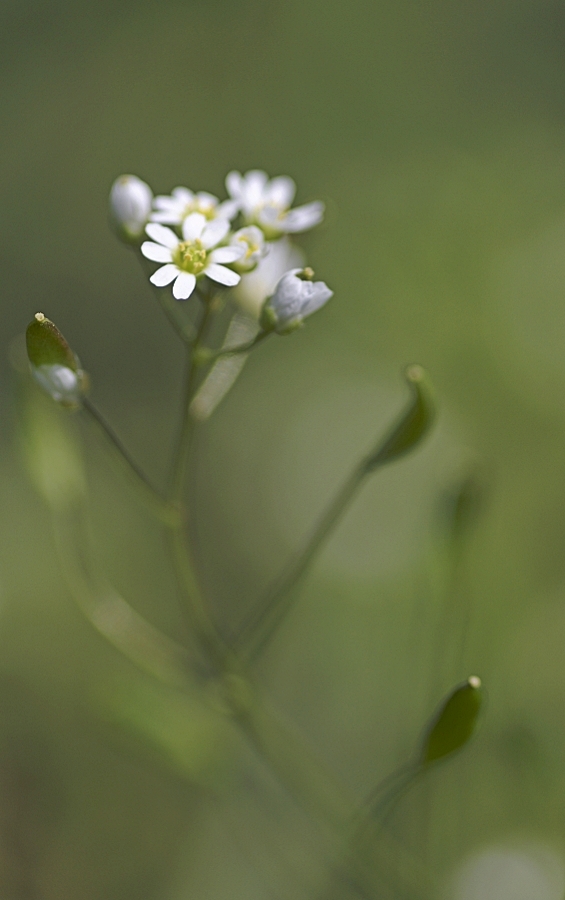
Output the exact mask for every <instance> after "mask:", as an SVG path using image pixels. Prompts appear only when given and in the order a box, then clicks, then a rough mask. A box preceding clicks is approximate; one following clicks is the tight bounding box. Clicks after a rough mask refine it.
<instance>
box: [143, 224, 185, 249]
mask: <svg viewBox="0 0 565 900" xmlns="http://www.w3.org/2000/svg"><path fill="white" fill-rule="evenodd" d="M145 232H146V234H148V235H149V237H150V238H153V240H154V241H157V243H158V244H163V246H164V247H168V248H169V250H174V249H175V248H176V247H178V243H179V239H178V237H177V236H176V234H175V233H174V231H171V229H170V228H165V227H164V226H163V225H158V224H157V222H150V223H149V225H146V226H145Z"/></svg>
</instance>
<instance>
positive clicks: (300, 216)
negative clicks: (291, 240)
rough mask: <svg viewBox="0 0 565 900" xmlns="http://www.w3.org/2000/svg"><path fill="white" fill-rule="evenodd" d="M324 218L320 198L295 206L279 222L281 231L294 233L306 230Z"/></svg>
mask: <svg viewBox="0 0 565 900" xmlns="http://www.w3.org/2000/svg"><path fill="white" fill-rule="evenodd" d="M323 218H324V204H323V203H322V202H321V201H320V200H315V201H314V203H306V205H305V206H297V207H296V209H291V210H290V211H289V212H288V213H287V214H286V216H283V217H282V218H281V220H280V223H279V228H280V230H281V231H285V232H287V233H289V234H290V233H293V234H294V233H296V232H298V231H307V230H308V229H309V228H313V227H314V225H318V224H319V223H320V222H321V221H322V219H323Z"/></svg>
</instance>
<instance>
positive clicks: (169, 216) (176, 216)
mask: <svg viewBox="0 0 565 900" xmlns="http://www.w3.org/2000/svg"><path fill="white" fill-rule="evenodd" d="M150 218H151V221H152V222H161V224H162V225H180V223H181V221H182V213H180V212H178V211H177V210H174V209H160V210H157V212H154V213H151V216H150Z"/></svg>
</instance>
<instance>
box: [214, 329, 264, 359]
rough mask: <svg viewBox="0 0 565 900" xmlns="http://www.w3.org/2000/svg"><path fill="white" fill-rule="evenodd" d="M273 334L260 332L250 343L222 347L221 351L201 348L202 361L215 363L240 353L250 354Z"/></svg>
mask: <svg viewBox="0 0 565 900" xmlns="http://www.w3.org/2000/svg"><path fill="white" fill-rule="evenodd" d="M272 334H273V332H272V331H260V332H259V334H257V335H255V337H254V338H252V339H251V340H250V341H246V342H245V343H244V344H237V345H236V346H235V347H223V348H222V349H221V350H208V348H207V347H203V348H202V359H203V361H204V362H206V363H211V362H216V360H217V359H222V357H224V356H237V355H239V354H240V353H250V352H251V350H253V349H254V348H255V347H256V346H257V345H258V344H261V343H262V342H263V341H264V340H265V339H266V338H268V337H270V336H271V335H272Z"/></svg>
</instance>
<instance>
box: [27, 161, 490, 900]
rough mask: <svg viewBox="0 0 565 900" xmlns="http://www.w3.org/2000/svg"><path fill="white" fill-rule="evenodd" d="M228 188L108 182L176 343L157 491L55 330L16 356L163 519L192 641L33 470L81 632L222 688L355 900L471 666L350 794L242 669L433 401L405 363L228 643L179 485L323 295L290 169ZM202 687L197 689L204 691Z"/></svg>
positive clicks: (435, 757)
mask: <svg viewBox="0 0 565 900" xmlns="http://www.w3.org/2000/svg"><path fill="white" fill-rule="evenodd" d="M226 186H227V192H228V195H229V196H228V198H227V199H225V200H223V201H220V200H219V199H218V198H216V197H215V196H213V195H211V194H209V193H207V192H204V191H197V192H195V191H193V190H191V189H188V188H186V187H176V188H175V189H174V190H173V191H172V193H171V194H170V195H168V196H165V195H157V196H154V195H153V191H152V190H151V188H150V187H149V186H148V185H147V184H145V182H143V181H141V180H140V179H139V178H137V177H135V176H132V175H124V176H121V177H120V178H118V179H117V180H116V181H115V183H114V185H113V186H112V189H111V192H110V217H111V221H112V224H113V227H114V229H115V231H116V233H117V235H118V237H119V238H120V239H122V240H123V241H124V242H125V243H127V244H128V245H129V247H131V248H133V250H134V252H135V255H137V257H138V259H139V261H140V263H141V264H142V266H143V267H144V270H145V271H146V273H147V277H148V282H149V283H150V285H151V286H152V287H153V289H154V291H155V296H156V299H157V302H158V303H159V304H160V306H161V308H162V310H163V312H164V314H165V315H166V317H167V318H168V320H169V321H170V323H171V325H172V328H173V330H174V332H175V335H176V337H177V339H179V340H180V341H181V343H182V344H183V346H184V348H185V374H184V387H183V392H182V399H181V408H180V414H179V425H178V431H177V437H176V441H175V443H174V447H173V451H172V455H171V459H170V465H169V477H168V483H167V486H166V488H164V489H161V488H159V487H156V486H155V485H154V483H153V481H152V480H151V479H150V478H149V477H148V476H147V474H146V473H145V472H144V471H143V470H142V469H141V467H140V466H139V464H138V463H137V462H136V461H135V460H134V459H133V458H132V456H131V454H130V453H129V451H128V450H127V449H126V448H125V446H124V445H123V443H122V441H121V439H120V438H119V436H118V435H117V434H116V432H115V431H114V429H113V428H112V427H111V426H110V424H109V423H108V422H107V421H106V420H105V418H104V417H103V416H102V414H101V413H100V412H99V410H98V409H97V407H96V405H95V403H94V401H93V400H92V399H91V396H90V393H89V381H88V377H87V375H86V374H85V372H84V370H83V369H82V366H81V364H80V362H79V359H78V357H77V355H76V353H75V352H74V351H73V350H72V349H71V348H70V346H69V345H68V343H67V341H66V340H65V338H64V337H63V335H62V333H61V332H60V331H59V329H58V327H57V326H56V325H55V324H54V323H53V322H51V321H50V320H49V319H48V318H47V317H46V315H45V314H44V313H43V312H38V313H36V315H35V317H34V318H33V320H32V321H31V323H30V324H29V326H28V329H27V350H28V358H29V364H30V368H31V373H32V375H33V378H34V379H35V381H36V383H37V384H38V385H39V386H40V387H41V388H42V389H43V391H44V392H46V393H47V394H48V395H49V397H50V398H51V399H52V401H54V403H56V404H58V405H59V406H61V407H63V408H65V409H66V410H74V411H79V412H80V413H81V414H82V415H84V416H86V417H89V418H90V419H91V420H92V421H93V422H94V423H95V425H96V427H97V428H98V429H99V430H100V431H101V432H102V434H103V436H104V438H105V439H106V441H107V443H108V446H109V448H110V450H111V451H112V452H113V454H114V456H115V457H116V458H117V459H118V460H119V462H120V464H121V466H122V469H123V472H124V474H125V475H126V476H127V480H128V483H129V484H130V485H131V487H132V488H133V490H134V493H135V494H136V496H137V497H138V498H139V499H140V501H141V502H143V503H144V504H145V505H146V506H147V507H148V508H149V510H150V511H151V513H152V514H153V515H154V516H155V518H156V519H157V520H158V521H159V522H160V524H161V526H162V528H163V530H164V533H165V536H166V539H167V542H168V544H169V547H170V551H171V554H170V558H171V560H172V566H173V568H174V574H175V577H176V582H177V587H178V595H179V597H180V599H181V603H182V609H183V612H184V615H185V617H186V621H187V623H188V626H189V631H190V636H191V641H190V644H189V645H185V644H183V643H182V642H181V641H175V640H172V639H170V638H169V637H167V636H165V635H164V634H162V633H161V632H159V630H158V629H156V628H155V627H154V626H153V625H152V624H151V623H150V622H149V621H147V620H146V619H144V618H143V617H142V616H141V615H140V614H139V613H138V612H137V611H136V610H135V609H134V607H133V606H132V605H130V604H129V603H128V602H127V601H126V600H125V599H124V598H123V597H121V596H120V595H119V594H118V593H117V592H116V591H115V590H114V588H113V587H111V586H109V585H108V584H107V583H106V582H105V581H104V580H103V579H102V580H101V579H100V577H99V576H98V575H95V574H93V567H92V565H91V563H90V562H89V559H90V556H89V552H88V547H87V544H88V539H87V536H86V532H85V530H84V528H83V525H82V524H81V523H83V521H84V513H85V496H84V491H83V488H82V486H81V480H80V478H78V477H76V475H73V476H72V478H71V474H70V473H71V470H72V468H73V467H72V466H71V465H67V464H65V466H63V468H62V469H61V470H57V471H55V470H54V469H53V467H51V469H50V471H49V478H48V479H47V481H48V487H47V488H46V487H45V485H46V481H45V478H46V476H45V471H46V470H47V469H49V465H47V463H45V465H44V466H43V468H41V471H40V472H39V474H38V472H37V471H36V472H35V476H34V477H35V479H36V483H37V484H38V485H39V486H40V487H41V488H42V492H43V495H44V498H45V499H46V500H47V502H48V504H49V506H50V507H51V511H52V513H53V521H54V525H55V531H56V536H57V545H58V548H59V551H60V554H61V559H62V563H63V570H64V573H65V575H66V577H67V579H68V581H69V584H70V587H71V589H72V592H73V595H74V596H75V598H76V600H77V602H78V604H79V606H80V607H81V609H82V611H83V612H84V614H85V615H86V616H87V618H88V619H89V620H90V622H91V623H92V624H93V626H94V627H95V628H96V629H97V630H98V632H100V633H101V634H102V635H103V636H104V637H105V638H106V639H107V640H109V641H110V642H111V643H112V644H113V645H114V647H115V648H116V649H117V650H118V651H119V652H121V653H122V654H123V655H124V656H126V657H127V658H129V659H130V660H131V661H132V662H133V663H134V664H135V665H137V666H138V667H139V668H141V669H143V670H144V671H145V672H147V673H149V674H150V675H151V676H152V677H154V678H155V679H156V680H157V681H159V682H161V683H163V684H165V685H166V686H167V687H168V688H170V689H174V690H176V691H178V690H180V691H181V692H186V695H187V697H188V696H191V695H192V693H193V692H194V689H195V685H197V686H200V687H201V688H203V689H204V688H205V687H206V686H209V685H211V684H213V685H214V686H215V688H216V695H217V693H218V691H219V692H220V693H221V696H222V698H223V708H224V710H225V713H226V715H227V716H229V717H230V719H231V721H233V722H234V723H235V724H236V726H237V728H238V729H239V730H240V731H241V733H242V734H243V735H244V737H245V738H246V739H247V740H248V741H249V743H250V745H251V746H252V747H253V748H254V749H255V751H256V752H258V753H259V754H260V755H261V756H262V757H263V759H264V761H265V762H266V763H267V764H268V765H269V766H270V767H271V769H272V770H273V773H274V774H275V776H276V777H277V778H278V779H279V780H280V782H281V783H282V784H283V785H285V786H286V787H287V788H288V790H289V791H291V792H292V794H293V795H294V796H295V798H296V799H297V801H298V802H299V803H300V804H301V805H302V806H303V807H304V808H305V809H306V810H307V811H308V812H309V813H311V814H312V815H313V816H314V818H315V819H316V821H318V822H319V823H325V824H326V825H328V824H329V825H330V827H331V828H332V829H333V830H334V833H335V835H336V838H337V840H338V849H337V851H336V855H335V856H334V857H333V859H332V861H331V863H330V869H331V873H332V877H333V878H337V879H338V881H340V882H342V883H347V884H348V885H349V886H352V885H353V886H354V887H355V889H356V890H357V891H358V892H359V893H360V895H361V896H366V897H372V896H374V897H377V896H381V894H380V892H379V879H380V878H381V877H382V872H381V869H380V868H375V866H374V865H373V864H372V863H371V862H370V861H369V862H368V861H367V860H368V859H369V860H370V859H372V856H371V854H369V855H367V853H366V852H365V851H366V849H367V846H373V845H374V844H375V842H377V841H378V840H380V839H381V837H382V833H383V830H384V829H385V818H386V816H387V815H388V812H389V811H390V808H391V805H393V804H394V803H396V802H397V800H398V799H399V797H401V796H402V794H403V792H404V791H405V790H406V789H408V788H409V787H410V786H411V785H412V784H413V782H414V781H415V780H418V779H420V778H423V777H425V776H426V773H427V771H428V769H429V768H430V766H431V765H432V763H433V764H434V766H435V765H437V764H438V763H440V762H442V761H444V760H445V759H447V758H448V757H450V756H451V755H452V754H453V753H455V752H456V751H459V750H461V749H462V748H463V747H464V746H465V745H466V744H467V742H468V741H469V739H470V738H471V736H472V734H473V733H474V731H475V728H476V725H477V721H478V714H479V710H480V706H481V698H482V687H481V682H480V679H479V678H478V677H477V676H471V677H470V678H469V679H468V680H467V681H466V682H464V683H463V684H462V685H459V686H456V687H455V688H454V689H453V691H452V692H451V693H450V694H449V695H448V697H447V698H445V699H444V701H443V702H442V703H441V704H440V706H439V708H438V710H437V711H436V713H435V714H434V715H433V716H432V717H431V718H430V721H429V723H428V725H427V726H426V728H425V730H424V736H423V737H422V738H421V740H420V742H419V745H418V746H417V749H416V753H415V756H414V760H413V761H412V762H409V763H408V764H407V765H406V766H403V767H401V768H400V769H399V770H398V772H395V773H393V774H392V775H389V776H388V777H387V778H384V779H383V780H381V781H379V779H378V773H375V783H376V784H375V788H374V789H373V791H372V792H371V793H370V795H369V796H368V797H367V798H365V800H363V799H359V798H355V797H351V796H349V794H348V791H347V790H346V789H345V788H344V787H343V786H341V785H337V784H336V779H335V778H334V777H333V776H328V775H327V773H326V772H325V769H324V767H323V766H322V765H321V764H319V763H318V762H317V760H316V759H315V757H313V756H312V754H311V752H310V751H308V750H306V749H305V747H304V745H303V744H302V742H301V740H300V738H297V736H296V734H295V732H294V731H292V730H288V729H286V728H285V726H284V725H283V724H282V723H281V721H280V719H279V718H278V716H277V715H276V712H275V711H274V710H273V709H272V708H271V705H270V703H269V701H268V699H267V698H265V696H264V695H263V693H262V692H261V690H260V688H259V687H258V684H257V679H256V676H255V665H256V663H257V661H258V660H259V658H260V657H261V655H262V654H263V653H264V651H265V649H266V648H267V646H268V645H269V642H270V641H271V640H272V638H273V636H274V634H275V633H276V631H277V630H278V628H279V626H280V624H281V622H282V620H283V619H284V618H285V617H286V616H287V615H288V613H289V611H290V609H291V608H292V606H293V605H294V604H295V603H297V602H299V599H300V593H299V588H300V586H301V582H302V579H303V576H304V575H305V573H306V571H307V570H308V568H309V566H310V565H311V563H312V562H313V560H314V559H315V557H316V555H317V554H318V552H319V551H320V549H321V547H322V546H323V545H324V543H325V542H326V541H327V539H328V537H329V536H330V534H331V533H332V531H333V530H334V528H335V526H336V525H337V523H338V522H339V521H340V519H341V517H342V515H343V513H344V512H345V510H346V509H347V508H348V506H349V505H350V504H351V502H352V501H353V499H354V498H355V496H356V495H357V493H358V492H359V491H360V490H361V488H362V487H363V485H364V484H365V483H366V482H367V480H368V479H369V478H370V477H371V476H372V475H373V474H374V473H376V472H377V471H378V470H380V469H381V468H382V467H383V466H387V465H389V464H392V463H395V462H397V461H398V460H400V459H401V458H402V457H403V456H404V455H405V454H407V453H410V452H412V451H414V450H415V449H417V448H418V447H419V445H420V443H421V442H422V440H423V439H424V438H425V436H426V435H427V433H428V432H429V430H430V428H431V426H432V424H433V421H434V417H435V404H434V400H433V397H432V392H431V388H430V385H429V382H428V378H427V376H426V374H425V372H424V370H423V369H422V368H421V367H420V366H418V365H411V366H409V367H408V368H407V369H406V373H405V378H406V383H407V387H408V390H409V394H410V396H409V399H408V402H407V405H406V408H405V410H404V411H402V412H401V413H400V415H399V417H398V420H397V421H396V422H394V423H393V424H392V425H391V426H390V427H389V428H388V429H387V428H385V429H384V433H383V436H382V437H381V438H380V440H379V441H378V442H377V443H376V445H375V447H374V448H373V449H372V450H371V451H370V452H369V453H368V454H367V455H365V456H364V457H362V458H361V459H360V461H359V463H358V464H357V465H356V466H355V467H354V469H353V471H352V472H351V473H350V474H349V475H348V476H346V477H345V478H344V480H343V483H342V484H341V485H340V486H339V487H338V489H337V490H336V492H335V495H334V496H333V498H330V500H329V502H328V505H327V507H326V509H325V511H323V512H322V513H321V515H320V517H319V518H318V520H317V522H315V523H314V524H313V526H312V530H311V533H310V535H309V536H308V538H307V540H306V542H305V544H304V546H303V547H302V549H301V550H300V552H299V553H298V555H297V556H296V557H295V559H294V560H293V561H292V562H291V564H290V565H289V566H287V567H286V568H285V570H284V572H283V573H282V575H281V576H280V577H279V578H277V579H276V580H275V581H274V583H273V584H272V586H271V588H270V589H269V590H268V591H267V592H266V594H265V596H264V597H262V598H261V599H260V601H259V602H258V603H257V605H256V606H255V607H253V608H252V609H251V611H250V613H249V614H248V616H247V618H246V619H245V620H244V621H243V623H242V625H241V627H240V629H239V631H238V633H237V634H234V635H231V636H230V637H229V638H227V637H226V636H225V634H224V633H223V631H222V629H221V628H220V626H219V623H218V622H217V621H216V618H215V615H214V612H213V610H214V608H215V605H214V603H213V600H211V599H210V598H209V597H207V596H206V595H205V593H204V591H203V589H202V586H201V584H200V579H199V574H198V568H197V565H196V563H195V552H194V548H193V547H192V546H191V540H190V530H189V528H188V527H187V525H188V519H189V510H188V509H187V506H186V502H185V493H186V491H185V489H186V485H187V480H188V477H189V472H190V465H191V448H192V445H193V439H194V434H195V430H196V429H197V427H198V423H199V421H201V420H202V419H205V418H207V417H208V416H210V415H211V414H212V413H213V411H214V409H215V408H216V407H217V405H218V403H219V402H220V401H222V400H223V399H224V398H225V397H226V396H227V394H228V392H229V390H230V388H231V387H232V385H233V384H234V382H235V380H236V378H237V377H238V375H239V374H240V372H241V370H242V366H243V364H244V362H245V360H246V359H247V357H248V356H249V354H250V353H252V352H253V350H254V349H255V348H256V347H257V346H258V345H260V344H262V343H263V342H265V341H267V340H273V339H277V337H284V338H287V337H288V336H290V335H291V334H292V333H293V332H294V331H296V330H297V329H298V328H301V327H302V326H303V325H304V324H305V322H306V320H307V319H310V317H311V316H313V315H314V314H315V313H317V312H320V311H321V310H322V309H323V308H324V307H325V305H326V304H327V303H328V301H329V300H330V299H331V298H332V296H333V291H332V290H331V288H330V287H328V286H327V284H326V283H325V282H324V281H323V280H317V279H316V276H315V274H314V272H313V271H312V269H311V268H309V267H308V266H307V265H305V262H306V261H305V259H304V254H303V251H302V250H301V249H300V247H299V246H298V245H297V244H296V243H295V237H294V236H295V235H297V234H299V233H301V232H304V231H307V230H308V229H310V228H313V227H315V226H316V225H317V224H318V223H319V222H321V220H322V218H323V213H324V207H323V204H322V203H321V202H318V201H316V202H312V203H308V204H306V205H303V206H298V207H293V206H292V203H293V200H294V194H295V184H294V182H293V181H292V179H290V178H287V177H278V178H273V179H269V177H268V176H267V175H266V173H264V172H262V171H250V172H247V173H246V174H244V175H241V174H240V173H239V172H230V173H229V174H228V176H227V179H226ZM226 308H227V309H228V310H229V316H228V323H227V325H225V318H224V319H222V321H223V322H224V326H225V327H224V336H223V339H221V340H220V341H219V342H216V344H212V343H211V335H212V334H217V333H218V329H217V328H216V329H213V328H212V326H213V325H214V323H215V322H218V321H219V313H220V312H221V311H223V310H225V309H226ZM94 388H95V386H94ZM34 433H35V432H34ZM35 439H36V440H37V441H38V442H39V445H40V452H39V455H40V456H41V452H43V453H44V454H46V453H47V451H48V444H49V436H48V435H43V436H42V435H41V434H40V435H39V438H38V437H37V434H36V436H35ZM42 441H43V443H42ZM41 447H43V450H41ZM49 479H50V480H49ZM57 479H58V481H57ZM69 479H71V481H72V484H71V482H69ZM54 481H55V482H56V485H55V488H53V484H54ZM67 482H68V483H67ZM42 486H43V487H42ZM202 696H209V694H207V693H206V691H205V690H203V691H202ZM392 877H393V879H394V881H395V883H397V884H398V885H399V891H400V893H401V894H402V896H408V895H410V896H414V897H415V896H425V895H426V888H425V885H424V882H423V881H422V879H421V878H419V877H418V878H414V876H413V874H411V873H410V872H409V871H408V870H403V871H395V872H394V873H393V875H392ZM415 881H416V882H417V884H415V883H414V882H415Z"/></svg>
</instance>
